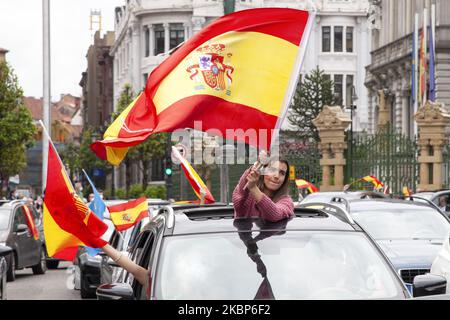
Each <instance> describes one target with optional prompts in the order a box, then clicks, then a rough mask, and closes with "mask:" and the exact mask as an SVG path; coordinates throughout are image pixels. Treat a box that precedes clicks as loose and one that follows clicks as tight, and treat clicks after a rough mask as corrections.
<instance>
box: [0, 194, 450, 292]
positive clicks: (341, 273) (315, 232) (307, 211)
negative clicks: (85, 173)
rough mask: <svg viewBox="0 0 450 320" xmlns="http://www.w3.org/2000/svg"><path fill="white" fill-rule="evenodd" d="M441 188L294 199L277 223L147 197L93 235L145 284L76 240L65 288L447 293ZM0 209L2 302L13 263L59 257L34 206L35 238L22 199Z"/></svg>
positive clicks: (36, 269) (448, 261)
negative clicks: (121, 221) (135, 268)
mask: <svg viewBox="0 0 450 320" xmlns="http://www.w3.org/2000/svg"><path fill="white" fill-rule="evenodd" d="M446 192H447V193H445V192H444V191H443V192H439V193H435V194H432V193H423V194H422V193H419V194H416V195H413V196H411V197H408V198H406V199H404V200H394V199H391V198H389V197H388V196H386V195H384V194H381V193H377V192H369V191H347V192H318V193H313V194H310V195H308V196H307V197H305V198H304V199H303V200H302V201H300V202H299V203H296V208H295V217H294V218H292V219H289V220H284V221H280V222H276V223H273V222H267V221H264V220H261V219H259V218H251V219H250V218H245V219H234V208H233V206H232V205H230V204H221V203H216V204H211V205H203V206H199V205H196V204H174V203H169V202H167V201H162V200H157V199H149V216H148V217H147V218H145V219H143V220H141V222H140V223H138V224H137V225H135V226H134V227H132V228H130V229H128V230H126V231H123V232H117V231H116V230H115V228H114V225H113V224H112V223H111V221H110V220H108V216H107V215H106V216H105V218H106V219H105V222H106V223H107V224H108V227H109V228H108V231H107V232H106V233H105V235H104V236H103V238H104V239H105V240H107V241H109V244H110V245H111V246H113V247H114V248H115V249H117V250H118V251H121V252H122V253H123V254H126V255H127V256H128V257H129V258H130V259H132V260H133V261H134V262H135V263H137V264H139V265H140V266H142V267H144V268H145V269H147V270H149V276H150V277H149V279H151V282H150V285H149V287H148V288H144V287H143V286H141V285H140V284H139V282H137V281H136V280H135V279H134V278H133V275H132V274H129V273H128V272H126V271H125V270H123V269H122V268H120V267H119V266H118V265H117V264H116V263H115V262H114V261H112V260H111V259H110V258H109V257H108V256H106V255H105V254H103V253H102V252H100V253H99V254H97V255H91V254H90V253H88V252H87V250H86V249H85V248H84V247H80V249H79V251H78V253H77V257H76V258H75V260H74V261H73V265H74V268H73V270H74V273H75V276H74V277H73V278H74V282H75V283H74V288H75V289H76V290H79V291H80V295H81V297H82V298H97V299H102V300H111V299H124V300H146V299H156V300H161V299H188V300H191V299H195V300H197V299H198V300H211V299H220V300H230V299H231V300H240V299H282V300H283V299H294V300H295V299H308V300H315V299H411V298H418V299H424V298H429V299H436V298H440V299H442V298H445V299H446V297H447V296H446V295H444V294H445V293H450V291H448V290H447V287H448V286H449V281H450V244H449V233H450V220H449V217H448V212H447V213H446V212H445V211H444V210H443V209H442V208H440V204H439V198H440V197H442V195H443V194H447V195H450V190H447V191H446ZM436 199H437V200H436ZM106 202H107V205H111V204H117V203H118V201H117V200H114V201H111V202H108V201H106ZM119 202H120V201H119ZM0 204H1V206H0V298H3V299H4V298H6V280H8V281H13V280H14V278H15V270H18V269H22V268H28V267H30V268H32V270H33V273H35V274H42V273H45V272H46V270H47V268H48V267H51V268H56V267H57V264H58V262H59V261H58V260H54V259H51V258H49V257H48V256H47V254H46V250H45V241H44V238H43V234H42V221H40V217H39V216H38V214H37V212H36V210H35V209H34V208H32V207H29V210H31V212H33V216H34V218H35V221H36V226H37V227H38V229H39V232H40V234H41V236H40V237H39V239H35V237H33V236H32V235H31V232H30V230H29V228H28V226H27V225H26V222H25V220H23V219H24V218H23V217H21V214H22V213H23V211H24V210H23V206H26V205H27V203H25V202H23V201H20V200H19V201H18V200H16V201H9V202H6V201H5V202H2V203H0ZM447 273H448V274H447ZM449 296H450V295H449Z"/></svg>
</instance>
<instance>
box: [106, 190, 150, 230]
mask: <svg viewBox="0 0 450 320" xmlns="http://www.w3.org/2000/svg"><path fill="white" fill-rule="evenodd" d="M108 210H109V214H110V216H111V221H112V222H113V223H114V225H115V226H116V229H117V231H124V230H127V229H129V228H131V227H132V226H134V225H135V224H136V223H138V222H139V221H141V220H142V219H144V218H145V217H148V216H149V212H148V202H147V199H146V198H145V197H141V198H139V199H136V200H132V201H128V202H125V203H120V204H116V205H113V206H109V207H108Z"/></svg>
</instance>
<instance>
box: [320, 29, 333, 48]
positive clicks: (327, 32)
mask: <svg viewBox="0 0 450 320" xmlns="http://www.w3.org/2000/svg"><path fill="white" fill-rule="evenodd" d="M330 50H331V27H322V52H330Z"/></svg>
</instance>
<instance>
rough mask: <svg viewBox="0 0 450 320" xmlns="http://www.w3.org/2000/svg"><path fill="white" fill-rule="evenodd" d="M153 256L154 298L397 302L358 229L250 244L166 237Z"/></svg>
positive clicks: (387, 270) (234, 238) (386, 273)
mask: <svg viewBox="0 0 450 320" xmlns="http://www.w3.org/2000/svg"><path fill="white" fill-rule="evenodd" d="M261 233H264V232H261ZM261 233H259V234H261ZM239 234H242V232H241V233H239ZM253 237H254V238H253ZM256 237H258V233H253V234H252V238H253V239H256ZM160 252H161V253H160V256H159V258H158V259H159V262H158V266H157V270H156V275H155V279H154V282H155V293H154V296H155V298H156V299H158V300H159V299H169V300H170V299H194V300H203V299H219V300H229V299H238V300H241V299H245V300H247V299H375V298H381V299H388V298H399V297H404V293H403V289H402V286H401V284H400V280H399V279H398V277H397V276H396V275H395V271H394V270H393V269H391V267H390V266H389V265H388V263H387V262H386V260H385V258H384V256H383V255H382V254H381V253H380V251H379V249H377V247H375V246H374V245H373V243H372V242H371V241H370V240H369V239H368V238H367V236H366V235H365V234H363V233H359V232H358V233H357V232H332V231H326V232H325V231H324V232H322V231H314V232H312V231H287V232H286V233H285V234H284V235H283V236H273V237H268V238H265V239H263V240H261V241H259V242H257V243H255V242H253V243H250V244H245V243H244V242H243V241H242V238H241V235H238V233H235V232H233V233H221V234H212V233H211V234H203V235H183V236H172V237H165V238H164V239H163V244H162V248H161V251H160Z"/></svg>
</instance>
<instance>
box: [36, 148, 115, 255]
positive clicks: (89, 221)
mask: <svg viewBox="0 0 450 320" xmlns="http://www.w3.org/2000/svg"><path fill="white" fill-rule="evenodd" d="M43 209H44V210H43V219H44V237H45V244H46V248H47V253H48V255H49V256H50V257H54V258H58V259H62V260H68V261H73V259H74V258H75V255H76V252H77V250H78V246H90V247H93V248H101V247H103V246H105V245H106V244H107V242H106V241H104V240H102V239H101V236H102V235H103V234H104V233H105V231H106V230H107V229H108V227H107V225H106V224H105V223H103V221H101V220H100V219H99V218H98V217H97V216H96V215H95V214H94V213H93V212H92V211H91V210H90V209H89V208H88V207H87V205H86V204H85V203H84V202H83V200H81V199H80V198H79V196H78V195H77V194H76V193H75V190H74V188H73V186H72V183H71V182H70V180H69V178H68V176H67V173H66V171H65V169H64V167H63V165H62V163H61V161H60V159H59V156H58V153H57V152H56V150H55V148H54V146H53V143H49V150H48V167H47V186H46V188H45V196H44V208H43Z"/></svg>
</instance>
